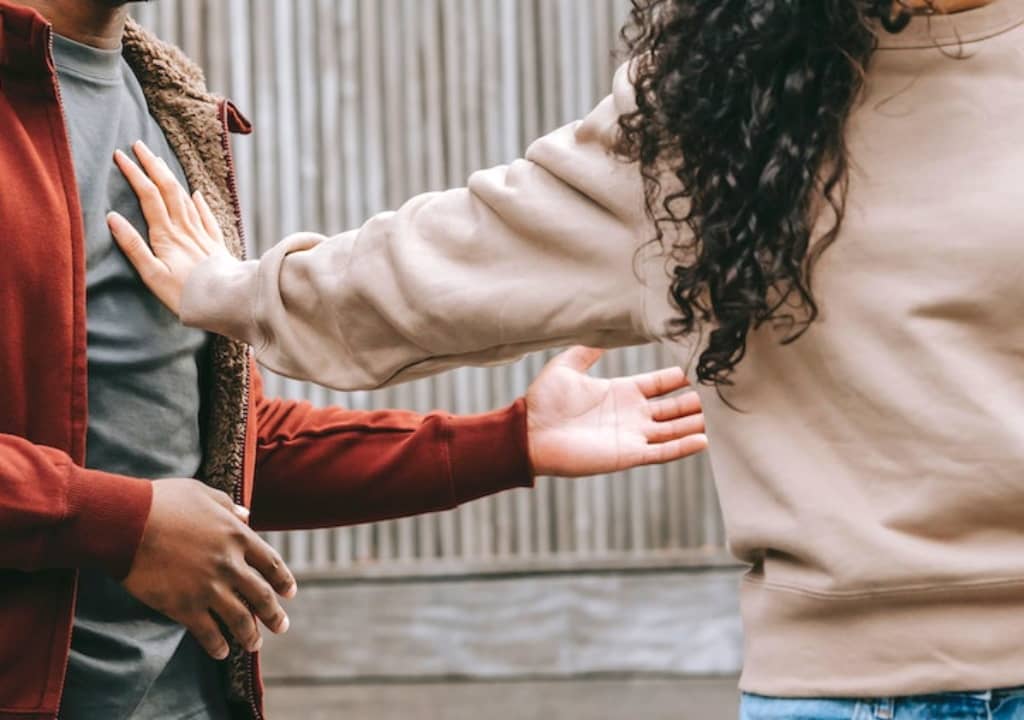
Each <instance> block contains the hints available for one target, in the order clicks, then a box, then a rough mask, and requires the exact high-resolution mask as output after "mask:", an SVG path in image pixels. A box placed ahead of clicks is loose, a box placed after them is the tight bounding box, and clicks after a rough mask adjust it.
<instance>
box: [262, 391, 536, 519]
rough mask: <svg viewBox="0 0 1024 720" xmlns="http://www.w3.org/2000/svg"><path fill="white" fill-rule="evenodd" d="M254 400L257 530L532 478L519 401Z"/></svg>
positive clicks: (357, 515) (448, 502)
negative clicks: (424, 409) (453, 410)
mask: <svg viewBox="0 0 1024 720" xmlns="http://www.w3.org/2000/svg"><path fill="white" fill-rule="evenodd" d="M258 403H259V409H258V412H259V416H258V417H259V423H260V431H259V434H260V440H259V446H258V452H257V459H256V478H255V484H254V489H253V501H252V522H253V526H254V527H256V528H257V529H260V530H286V529H299V528H316V527H333V526H340V525H354V524H358V523H365V522H374V521H379V520H389V519H394V518H399V517H407V516H410V515H418V514H422V513H428V512H436V511H440V510H446V509H449V508H452V507H455V506H457V505H459V504H462V503H465V502H469V501H471V500H475V499H477V498H480V497H484V496H486V495H491V494H494V493H497V492H501V491H503V490H508V489H511V488H514V487H529V486H531V485H532V483H533V470H532V468H531V467H530V461H529V448H528V445H527V435H526V407H525V403H524V402H523V401H518V402H516V403H515V404H513V405H511V406H509V407H508V408H505V409H502V410H497V411H494V412H490V413H484V414H481V415H471V416H452V415H448V414H445V413H433V414H431V415H417V414H415V413H410V412H403V411H378V412H364V411H350V410H343V409H340V408H328V409H318V408H314V407H312V406H311V405H309V404H308V403H290V402H284V401H269V400H259V401H258Z"/></svg>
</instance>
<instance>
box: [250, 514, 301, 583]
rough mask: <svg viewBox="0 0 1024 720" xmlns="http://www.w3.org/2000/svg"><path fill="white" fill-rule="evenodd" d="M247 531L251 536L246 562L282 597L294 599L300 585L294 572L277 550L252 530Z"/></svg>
mask: <svg viewBox="0 0 1024 720" xmlns="http://www.w3.org/2000/svg"><path fill="white" fill-rule="evenodd" d="M246 530H248V534H249V536H250V538H249V543H248V547H247V549H246V553H245V560H246V562H248V563H249V565H251V566H252V567H253V569H255V570H256V571H257V572H259V573H260V574H261V575H262V576H263V577H264V578H266V580H267V582H268V583H270V585H271V587H273V588H274V590H276V591H277V592H278V594H280V595H281V596H282V597H286V598H291V597H294V596H295V593H296V592H297V591H298V585H297V584H296V582H295V577H294V576H293V575H292V571H291V570H289V569H288V566H287V565H285V564H284V560H282V559H281V556H280V555H279V554H278V552H277V550H275V549H274V548H272V547H271V546H270V545H269V544H267V542H266V541H265V540H263V538H261V537H260V536H259V535H257V534H256V533H254V532H253V531H252V530H249V529H248V528H246Z"/></svg>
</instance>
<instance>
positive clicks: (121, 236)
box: [107, 212, 163, 278]
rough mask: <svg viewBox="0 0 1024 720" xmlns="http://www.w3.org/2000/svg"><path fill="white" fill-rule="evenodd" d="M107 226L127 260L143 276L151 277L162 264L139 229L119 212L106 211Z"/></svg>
mask: <svg viewBox="0 0 1024 720" xmlns="http://www.w3.org/2000/svg"><path fill="white" fill-rule="evenodd" d="M107 226H108V227H109V228H110V233H111V234H112V235H113V236H114V240H115V241H116V242H117V244H118V246H119V247H120V248H121V252H123V253H124V254H125V257H127V258H128V261H129V262H131V264H132V265H134V266H135V269H136V270H138V271H139V275H141V276H142V277H143V278H147V277H153V276H154V275H155V274H156V272H157V271H158V270H160V269H161V268H162V267H163V264H162V263H161V262H160V261H159V260H157V258H156V256H155V255H154V254H153V251H152V250H150V249H149V245H147V244H146V241H145V240H143V238H142V235H140V234H139V231H138V230H136V229H135V227H134V226H133V225H132V224H131V223H130V222H128V220H127V219H126V218H125V217H124V216H123V215H121V214H120V213H116V212H110V213H107Z"/></svg>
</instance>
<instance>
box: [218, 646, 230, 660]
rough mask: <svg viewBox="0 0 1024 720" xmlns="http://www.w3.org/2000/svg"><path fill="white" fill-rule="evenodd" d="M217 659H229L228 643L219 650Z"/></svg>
mask: <svg viewBox="0 0 1024 720" xmlns="http://www.w3.org/2000/svg"><path fill="white" fill-rule="evenodd" d="M217 659H218V660H227V659H228V646H227V645H225V646H224V647H222V648H221V649H220V650H218V651H217Z"/></svg>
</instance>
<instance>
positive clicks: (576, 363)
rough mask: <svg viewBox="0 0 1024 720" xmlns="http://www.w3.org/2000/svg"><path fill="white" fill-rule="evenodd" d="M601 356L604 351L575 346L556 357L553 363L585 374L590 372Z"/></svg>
mask: <svg viewBox="0 0 1024 720" xmlns="http://www.w3.org/2000/svg"><path fill="white" fill-rule="evenodd" d="M603 356H604V350H598V349H597V348H591V347H585V346H583V345H576V346H575V347H572V348H569V349H568V350H566V351H565V352H564V353H562V354H561V355H559V356H558V357H556V358H555V360H554V362H555V364H557V365H563V366H565V367H568V368H572V369H573V370H576V371H578V372H581V373H585V372H587V371H588V370H590V368H592V367H594V365H596V364H597V361H598V360H600V359H601V358H602V357H603Z"/></svg>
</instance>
